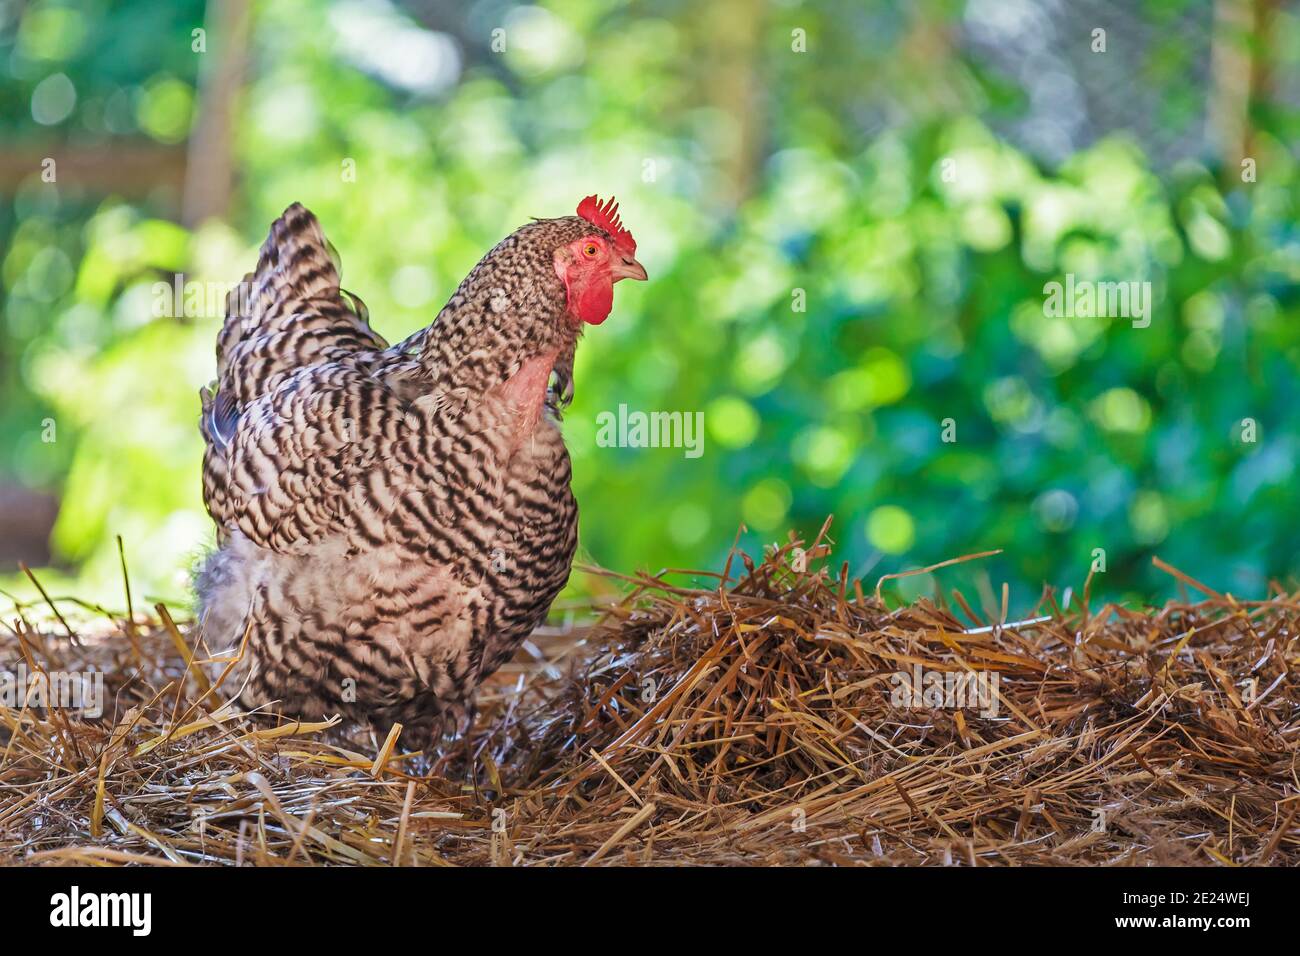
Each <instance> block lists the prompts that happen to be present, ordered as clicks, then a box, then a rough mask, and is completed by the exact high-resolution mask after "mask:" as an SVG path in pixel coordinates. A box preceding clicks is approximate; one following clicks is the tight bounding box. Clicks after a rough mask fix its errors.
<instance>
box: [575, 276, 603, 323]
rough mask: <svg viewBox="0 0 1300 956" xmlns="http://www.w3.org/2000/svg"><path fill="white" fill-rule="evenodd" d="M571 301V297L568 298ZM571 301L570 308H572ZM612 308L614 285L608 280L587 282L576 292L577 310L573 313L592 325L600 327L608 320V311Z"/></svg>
mask: <svg viewBox="0 0 1300 956" xmlns="http://www.w3.org/2000/svg"><path fill="white" fill-rule="evenodd" d="M570 299H572V296H570ZM572 305H573V303H572V301H570V307H571V308H572ZM613 308H614V283H613V282H611V281H609V280H601V279H596V280H595V281H594V282H588V283H587V284H586V285H585V286H584V287H583V288H582V290H581V291H579V292H578V302H577V308H576V309H574V311H575V312H576V313H577V316H578V318H580V319H582V321H584V322H589V323H591V324H592V325H600V323H602V322H604V321H605V320H606V319H607V318H609V313H610V310H612V309H613Z"/></svg>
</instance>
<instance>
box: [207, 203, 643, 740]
mask: <svg viewBox="0 0 1300 956" xmlns="http://www.w3.org/2000/svg"><path fill="white" fill-rule="evenodd" d="M331 252H332V250H331V248H330V247H329V245H328V244H327V242H326V239H325V236H324V234H323V233H322V231H321V227H320V225H319V223H318V222H317V220H316V217H315V216H313V215H312V214H311V213H310V212H309V211H307V210H306V209H305V208H303V207H302V206H301V205H298V204H294V205H292V206H290V207H289V208H288V209H287V210H286V211H285V213H284V215H283V216H281V217H280V219H278V220H277V221H276V222H275V224H274V225H272V227H271V232H270V235H269V236H268V238H267V240H266V243H265V244H264V245H263V246H262V250H261V256H260V259H259V261H258V264H257V269H256V271H254V272H252V273H251V274H249V275H248V276H246V277H245V278H244V283H243V289H242V292H243V294H242V295H241V289H240V288H238V287H237V288H236V290H235V292H233V293H232V294H231V295H230V297H229V298H228V300H227V308H226V312H227V315H226V318H225V322H224V324H223V327H222V329H221V332H220V333H219V335H218V337H217V380H216V382H214V383H213V385H211V386H209V387H208V388H207V389H204V390H203V393H202V403H203V414H202V419H201V426H200V427H201V430H202V432H203V437H204V440H205V442H206V445H207V448H206V453H205V455H204V460H203V497H204V502H205V504H206V505H207V509H208V512H209V513H210V514H211V515H212V518H213V520H214V521H215V522H216V524H217V545H218V546H217V549H216V550H215V551H214V552H213V553H211V554H210V555H209V556H208V557H207V558H206V560H205V561H204V562H203V564H202V566H201V567H200V569H199V572H198V575H197V578H196V585H197V591H198V597H199V627H200V632H201V634H202V637H203V639H204V641H205V644H206V646H207V647H208V649H209V650H211V651H214V652H217V653H222V652H230V653H235V654H237V653H239V649H240V647H241V646H242V648H243V650H242V656H241V658H240V662H239V664H238V665H236V670H235V672H234V674H233V679H234V683H233V684H232V685H230V686H235V687H240V688H242V690H241V691H240V700H241V702H242V703H243V704H244V705H245V706H247V707H260V708H263V709H265V710H267V711H270V712H277V713H280V714H283V715H285V716H292V717H301V718H305V719H312V718H320V717H323V716H327V715H330V714H334V713H341V714H343V715H344V716H345V717H349V718H352V719H355V720H359V721H369V722H371V723H373V724H376V725H380V726H382V727H383V728H384V729H387V727H388V726H389V725H391V723H392V722H394V721H398V722H401V723H403V724H404V726H406V727H408V728H412V729H413V730H416V732H418V728H423V729H424V732H426V733H428V734H431V735H434V734H441V733H455V732H457V731H463V730H464V729H465V727H466V726H467V724H468V723H469V722H470V721H471V720H472V715H473V700H474V696H475V693H476V690H477V688H478V686H479V685H480V683H481V682H482V681H483V679H484V678H486V677H488V676H489V675H491V674H492V673H493V672H494V671H495V670H496V669H497V668H498V667H500V666H501V665H502V664H503V663H504V662H505V661H507V660H509V659H510V657H511V656H512V655H513V653H514V651H515V649H516V648H517V647H518V645H519V644H520V642H521V641H523V639H524V638H525V637H527V636H528V634H529V633H530V632H531V631H532V630H533V628H534V627H536V626H537V625H538V624H539V623H540V622H541V621H542V620H543V619H544V618H545V616H546V613H547V611H548V609H549V608H550V605H551V602H552V601H553V600H554V599H555V596H556V595H557V594H558V593H559V591H560V589H561V588H563V587H564V584H565V582H566V581H567V580H568V577H569V570H570V567H571V565H572V562H573V554H574V550H575V548H576V545H577V504H576V502H575V501H574V497H573V493H572V491H571V490H570V486H569V484H570V475H571V470H570V463H569V456H568V452H567V450H566V449H565V446H564V441H563V438H562V437H561V434H560V431H559V428H558V420H559V409H560V407H561V406H562V405H563V404H565V403H567V401H568V399H569V398H570V397H571V394H572V372H573V356H574V350H575V348H576V346H577V342H578V338H579V337H580V335H581V333H582V330H583V328H584V327H585V325H587V324H592V325H599V324H600V323H601V322H603V321H604V320H605V318H606V317H607V316H608V315H609V313H610V311H611V309H612V307H613V287H614V283H615V282H618V281H619V280H620V279H645V278H646V273H645V270H644V269H643V268H642V267H641V265H640V264H639V263H638V262H637V260H636V258H635V254H636V242H635V241H634V240H633V238H632V235H631V233H630V232H628V231H627V230H626V229H624V228H623V226H622V223H621V221H620V219H619V215H618V206H617V204H616V203H615V202H614V201H613V200H612V199H611V200H610V201H609V202H607V203H604V204H602V203H600V202H599V201H598V200H597V199H596V197H595V196H590V197H588V198H586V199H584V200H583V201H582V202H581V204H579V206H578V215H577V216H564V217H561V218H556V219H541V220H534V221H533V222H531V223H529V224H527V225H525V226H522V227H520V228H519V229H517V230H516V231H515V232H514V233H513V234H511V235H510V236H508V237H507V238H505V239H504V240H502V241H501V242H500V243H498V244H497V245H496V246H495V247H494V248H493V249H492V250H491V251H490V252H488V253H487V255H485V256H484V257H483V258H482V260H480V261H479V263H478V264H477V265H476V266H475V267H474V269H473V270H472V271H471V272H470V273H469V275H468V276H466V277H465V279H464V281H462V282H461V284H460V286H459V287H458V288H457V289H456V292H455V293H454V294H453V295H452V297H451V299H450V300H449V301H448V302H447V304H446V305H445V306H444V307H443V308H442V311H441V312H440V313H439V314H438V316H437V318H436V320H435V321H434V323H433V324H432V325H430V326H429V327H427V328H425V329H423V330H421V331H419V332H417V333H415V334H414V335H412V336H410V337H409V338H407V339H406V340H404V341H402V342H399V343H398V344H396V345H393V346H388V345H387V343H386V342H385V341H384V340H383V339H382V338H380V336H379V335H378V334H376V333H375V332H374V331H373V330H372V329H371V328H370V325H369V321H368V318H367V312H366V309H365V306H364V305H362V303H361V302H360V300H358V299H357V298H356V297H355V296H352V295H351V294H350V293H348V292H346V291H344V290H342V289H340V288H339V272H338V269H337V266H336V263H335V261H334V259H333V258H332V256H331ZM231 679H232V678H228V680H231Z"/></svg>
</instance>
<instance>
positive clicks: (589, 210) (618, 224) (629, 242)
mask: <svg viewBox="0 0 1300 956" xmlns="http://www.w3.org/2000/svg"><path fill="white" fill-rule="evenodd" d="M578 215H579V216H581V217H582V218H583V219H585V220H587V222H589V223H591V224H592V225H593V226H597V227H598V228H600V229H604V230H605V231H606V232H607V233H609V234H610V235H611V236H613V237H614V248H615V249H617V250H618V251H619V252H621V253H623V254H625V255H629V256H633V255H636V240H635V239H633V238H632V233H630V232H628V231H627V230H626V229H624V228H623V223H622V221H621V220H620V219H619V218H618V203H617V202H616V201H615V200H614V197H613V196H611V197H610V198H609V199H608V200H607V201H606V202H605V204H604V205H601V202H600V200H599V199H597V198H596V197H595V196H588V197H587V198H586V199H584V200H583V201H582V202H580V203H578Z"/></svg>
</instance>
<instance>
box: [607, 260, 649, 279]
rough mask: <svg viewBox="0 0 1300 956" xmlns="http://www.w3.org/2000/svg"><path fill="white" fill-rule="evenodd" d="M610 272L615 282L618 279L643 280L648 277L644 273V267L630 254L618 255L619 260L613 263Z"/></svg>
mask: <svg viewBox="0 0 1300 956" xmlns="http://www.w3.org/2000/svg"><path fill="white" fill-rule="evenodd" d="M610 274H611V275H612V276H613V277H614V281H615V282H617V281H618V280H619V279H640V280H641V281H642V282H644V281H645V280H646V279H647V278H649V277H648V276H647V275H646V274H645V267H644V266H642V265H641V263H639V262H637V261H636V260H635V259H633V258H632V257H631V256H622V257H620V259H619V261H618V262H616V263H614V268H613V269H611V270H610Z"/></svg>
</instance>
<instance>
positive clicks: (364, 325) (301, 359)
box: [217, 203, 387, 408]
mask: <svg viewBox="0 0 1300 956" xmlns="http://www.w3.org/2000/svg"><path fill="white" fill-rule="evenodd" d="M386 347H387V343H385V342H384V340H383V339H382V338H380V336H379V335H377V334H376V333H375V332H374V331H373V330H372V329H371V328H370V323H369V321H368V316H367V314H366V308H365V306H364V305H363V304H362V303H361V301H360V299H357V298H356V296H353V295H352V294H351V293H344V292H343V291H342V290H340V288H339V268H338V258H337V253H335V252H334V250H333V248H332V247H331V246H330V244H329V242H328V241H327V240H326V238H325V234H324V233H323V232H322V231H321V227H320V223H319V222H318V221H317V219H316V217H315V216H314V215H312V213H311V212H310V211H309V210H308V209H307V208H306V207H304V206H303V205H301V204H300V203H294V204H293V205H292V206H290V207H289V208H288V209H286V210H285V211H284V215H282V216H281V217H280V218H279V219H277V220H276V221H275V223H274V224H272V226H271V231H270V234H269V235H268V236H267V238H266V242H265V243H263V244H262V250H261V255H260V257H259V259H258V262H257V268H256V269H255V270H254V271H253V272H250V273H249V274H248V275H246V276H245V277H244V280H243V281H242V282H241V283H240V284H239V285H238V286H236V287H235V289H233V290H232V291H231V293H230V294H229V296H227V298H226V318H225V322H224V323H223V325H222V328H221V332H220V334H219V335H218V336H217V377H218V391H219V392H225V393H229V396H230V398H229V401H231V402H233V404H234V406H235V407H236V408H242V407H243V406H244V405H246V404H247V403H248V402H250V401H252V400H253V399H255V398H257V397H258V396H259V395H263V394H265V393H267V392H270V391H272V390H273V389H275V388H276V387H277V386H278V385H279V384H280V383H281V382H282V381H283V380H284V379H285V378H286V377H287V376H288V375H290V374H292V373H293V372H294V371H295V370H297V369H299V368H302V367H303V366H304V365H314V364H316V363H318V362H324V361H333V360H336V359H339V358H342V357H343V356H344V355H346V354H348V353H352V352H359V351H365V350H370V349H383V348H386Z"/></svg>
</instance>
